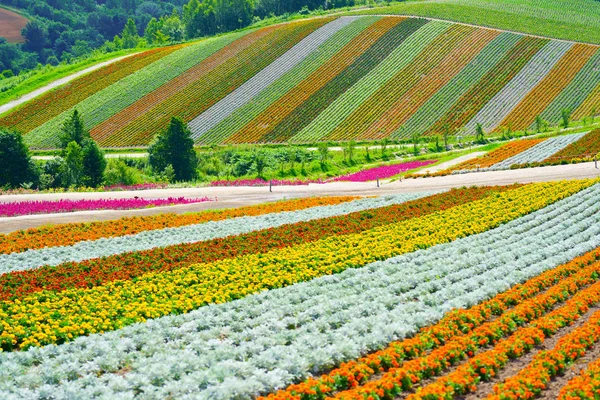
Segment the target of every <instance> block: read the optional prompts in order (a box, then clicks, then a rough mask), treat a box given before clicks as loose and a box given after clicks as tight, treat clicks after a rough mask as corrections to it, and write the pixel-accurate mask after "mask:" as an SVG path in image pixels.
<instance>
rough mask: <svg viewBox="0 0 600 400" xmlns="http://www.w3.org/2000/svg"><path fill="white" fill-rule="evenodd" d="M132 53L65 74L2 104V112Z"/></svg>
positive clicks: (0, 112)
mask: <svg viewBox="0 0 600 400" xmlns="http://www.w3.org/2000/svg"><path fill="white" fill-rule="evenodd" d="M132 55H133V54H129V55H126V56H122V57H117V58H113V59H112V60H108V61H104V62H101V63H99V64H95V65H92V66H91V67H88V68H86V69H84V70H82V71H79V72H75V73H74V74H71V75H69V76H65V77H64V78H60V79H57V80H55V81H54V82H52V83H50V84H48V85H46V86H43V87H41V88H39V89H36V90H34V91H33V92H30V93H27V94H25V95H23V96H21V97H19V98H18V99H17V100H13V101H9V102H8V103H6V104H3V105H1V106H0V114H3V113H5V112H6V111H8V110H12V109H13V108H15V107H17V106H20V105H21V104H23V103H25V102H27V101H29V100H31V99H33V98H35V97H37V96H39V95H42V94H44V93H46V92H49V91H50V90H52V89H55V88H57V87H58V86H61V85H64V84H65V83H68V82H71V81H72V80H73V79H76V78H79V77H80V76H82V75H85V74H87V73H88V72H92V71H95V70H97V69H100V68H102V67H104V66H106V65H109V64H112V63H114V62H117V61H120V60H122V59H124V58H127V57H131V56H132Z"/></svg>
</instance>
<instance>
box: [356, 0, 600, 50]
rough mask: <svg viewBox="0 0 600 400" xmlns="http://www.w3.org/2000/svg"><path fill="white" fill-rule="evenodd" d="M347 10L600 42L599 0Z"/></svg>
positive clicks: (452, 2)
mask: <svg viewBox="0 0 600 400" xmlns="http://www.w3.org/2000/svg"><path fill="white" fill-rule="evenodd" d="M347 14H401V15H404V14H406V15H417V16H423V17H431V18H440V19H447V20H452V21H457V22H463V23H468V24H475V25H482V26H487V27H492V28H498V29H505V30H510V31H517V32H523V33H527V34H531V35H540V36H547V37H552V38H557V39H565V40H573V41H578V42H587V43H595V44H600V2H599V1H596V0H422V1H407V2H402V3H397V4H393V5H390V6H384V7H375V8H371V9H368V10H356V11H351V12H349V13H347Z"/></svg>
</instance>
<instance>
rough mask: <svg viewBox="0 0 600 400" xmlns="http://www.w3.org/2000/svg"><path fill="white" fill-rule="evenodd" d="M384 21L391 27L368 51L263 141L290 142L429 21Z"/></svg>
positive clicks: (262, 140)
mask: <svg viewBox="0 0 600 400" xmlns="http://www.w3.org/2000/svg"><path fill="white" fill-rule="evenodd" d="M384 21H387V23H388V24H389V25H390V29H389V30H387V32H386V33H385V34H384V35H383V36H381V37H380V38H379V40H377V42H375V43H374V44H373V46H371V47H370V48H369V49H368V50H367V51H365V52H364V53H363V54H362V55H361V56H360V57H359V58H358V59H357V60H356V61H355V62H354V63H352V65H350V66H348V67H347V68H346V69H344V71H342V72H341V73H340V74H338V75H337V76H336V77H335V78H333V79H332V80H330V81H329V82H328V83H327V84H326V85H325V86H323V87H322V88H321V89H319V90H318V91H317V92H316V93H314V94H313V95H312V96H311V97H310V98H309V99H308V100H306V101H305V102H304V103H302V104H301V105H300V106H298V107H296V109H294V111H293V112H292V113H290V114H289V115H288V116H287V117H286V118H285V119H284V120H283V121H281V122H280V123H279V124H278V125H277V126H275V127H274V128H273V129H272V130H270V131H269V132H268V133H267V134H266V135H264V136H263V137H262V138H261V139H260V141H261V142H283V141H287V140H288V139H289V138H291V137H292V136H293V135H295V134H296V133H297V132H299V131H300V130H302V128H304V127H305V126H306V125H308V124H309V123H310V121H312V120H313V119H314V118H315V117H316V116H317V115H319V114H320V113H321V112H322V111H323V110H324V109H325V108H327V106H328V105H329V104H331V102H332V101H333V100H335V99H336V98H337V97H338V96H340V95H341V94H342V93H344V92H345V91H346V90H347V89H348V88H350V87H352V85H354V84H355V83H356V82H358V81H359V80H360V79H361V78H362V77H363V76H365V75H366V74H367V73H368V72H369V71H371V70H372V69H373V68H374V67H375V66H377V64H379V63H380V62H381V61H383V60H384V59H385V58H386V57H387V56H388V55H389V54H390V53H391V52H392V51H393V50H394V49H395V48H396V47H398V46H399V45H400V43H402V42H403V41H404V40H405V39H406V38H407V37H408V36H410V35H411V34H412V33H413V32H414V31H415V30H417V29H418V28H419V27H420V26H422V25H424V24H426V23H427V22H426V21H425V20H414V19H399V18H397V17H386V18H384Z"/></svg>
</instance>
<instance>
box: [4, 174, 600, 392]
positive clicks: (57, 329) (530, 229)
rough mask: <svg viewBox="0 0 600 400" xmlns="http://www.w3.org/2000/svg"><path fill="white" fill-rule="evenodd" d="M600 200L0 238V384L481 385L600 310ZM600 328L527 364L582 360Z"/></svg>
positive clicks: (563, 191)
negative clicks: (562, 357)
mask: <svg viewBox="0 0 600 400" xmlns="http://www.w3.org/2000/svg"><path fill="white" fill-rule="evenodd" d="M598 195H600V183H599V182H598V181H597V180H583V181H561V182H550V183H535V184H527V185H513V186H494V187H481V188H477V187H470V188H461V189H454V190H450V191H446V192H438V193H414V194H403V195H393V196H383V197H371V198H361V199H356V198H350V197H339V198H312V199H301V200H287V201H283V202H277V203H272V204H266V205H261V206H252V207H246V208H243V209H231V210H223V211H207V212H201V213H195V214H187V215H169V214H164V215H157V216H152V217H136V218H127V219H121V220H117V221H104V222H96V223H92V224H73V225H57V226H51V227H43V228H38V229H32V230H29V231H17V232H14V233H12V234H9V235H3V237H0V239H1V240H0V245H1V247H2V249H3V250H2V252H3V254H2V256H1V257H2V261H1V262H0V265H1V266H2V269H0V315H1V318H0V321H1V322H0V345H1V348H2V350H3V352H0V391H1V392H2V393H3V394H4V395H5V396H6V398H18V397H23V396H25V397H43V396H44V393H49V392H51V393H52V396H54V397H55V398H65V399H66V398H72V397H102V396H104V397H131V396H143V397H144V398H165V397H169V396H170V397H185V396H192V397H194V398H233V397H239V398H250V397H256V396H265V397H267V398H277V399H297V398H303V399H323V398H327V397H336V398H341V399H343V398H352V399H354V398H361V399H364V398H367V397H368V396H379V397H380V398H381V397H382V396H383V394H381V393H385V394H386V395H388V396H396V395H398V394H400V393H401V392H405V393H407V394H408V395H411V396H413V397H415V398H417V397H418V398H430V397H427V396H430V395H429V394H430V393H442V392H441V391H442V390H443V391H444V393H447V394H448V395H447V396H446V397H452V396H454V395H457V394H459V392H458V390H463V391H464V392H467V391H473V390H475V389H476V387H477V385H478V383H479V382H480V381H481V380H482V379H488V380H489V379H491V378H493V376H494V374H498V373H499V371H500V370H501V367H502V366H503V365H506V364H507V363H508V362H510V360H512V359H515V358H517V357H519V356H521V355H522V354H525V353H527V352H530V351H534V350H535V346H536V345H538V344H539V343H542V342H543V341H544V340H545V338H547V337H552V336H554V335H561V332H562V331H561V329H562V330H564V329H565V328H563V327H565V326H567V325H568V324H570V323H572V322H573V321H576V320H577V319H578V318H581V317H580V316H581V315H584V314H585V313H586V312H587V310H588V308H589V307H593V306H594V305H595V304H596V303H597V302H598V300H600V283H599V282H598V277H599V276H600V252H599V251H598V248H599V247H600V230H599V229H600V220H599V218H600V217H599V216H600V203H598V202H597V198H598ZM332 294H334V295H333V296H332ZM595 315H596V314H594V316H592V317H590V318H589V319H586V321H585V323H584V324H582V325H581V326H580V327H579V326H578V327H577V329H574V330H572V331H571V332H569V333H568V334H567V335H564V336H562V337H561V339H560V340H559V341H558V342H557V344H556V346H555V350H552V352H549V353H548V354H547V355H546V354H545V353H544V355H543V356H542V355H540V356H536V357H535V358H534V359H532V362H531V366H528V367H527V368H530V369H535V371H536V373H537V371H540V367H539V365H542V366H546V365H547V362H546V361H545V360H547V359H558V358H557V357H559V356H560V355H564V354H565V353H564V349H566V348H568V349H576V348H580V349H582V350H577V351H578V352H577V355H576V357H580V356H581V354H582V352H583V349H584V348H585V347H589V346H591V345H592V344H593V342H595V341H596V336H594V335H596V333H594V332H597V333H598V336H600V330H598V318H597V317H596V316H595ZM586 318H587V317H586ZM582 338H585V341H583V342H582ZM577 346H579V347H577ZM555 353H556V354H557V355H556V356H555V355H554V354H555ZM540 354H542V353H540ZM566 356H567V357H571V358H573V357H574V355H573V354H572V352H571V351H569V352H568V353H567V354H566ZM544 357H545V358H544ZM540 363H541V364H540ZM453 365H455V366H456V368H455V367H453ZM482 368H485V372H482ZM526 371H529V370H528V369H527V370H526ZM524 373H529V372H524ZM552 373H555V372H551V374H552ZM539 376H540V379H541V380H542V381H543V379H544V378H543V377H544V375H543V374H542V375H539ZM435 377H439V378H437V379H438V380H436V379H433V378H435ZM511 379H512V378H511ZM519 379H520V378H518V375H517V376H516V377H515V378H514V379H512V380H510V381H509V380H507V381H506V382H504V381H498V382H495V383H497V385H496V386H497V387H498V389H494V391H497V392H498V393H500V391H501V390H503V391H509V390H513V388H514V387H515V385H517V384H518V385H523V383H521V381H520V380H519ZM420 382H423V385H421V384H420ZM464 382H467V383H464ZM459 383H460V384H459ZM461 385H462V386H461ZM435 398H438V397H435Z"/></svg>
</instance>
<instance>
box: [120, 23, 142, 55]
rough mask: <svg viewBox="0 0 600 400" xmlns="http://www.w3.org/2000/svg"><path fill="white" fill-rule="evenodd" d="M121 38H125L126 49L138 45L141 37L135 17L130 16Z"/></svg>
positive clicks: (124, 46)
mask: <svg viewBox="0 0 600 400" xmlns="http://www.w3.org/2000/svg"><path fill="white" fill-rule="evenodd" d="M121 39H122V40H123V48H124V49H133V48H135V47H137V45H138V41H139V40H140V37H139V36H138V31H137V27H136V26H135V21H134V20H133V19H131V18H129V19H128V20H127V23H126V24H125V28H123V32H122V33H121Z"/></svg>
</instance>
